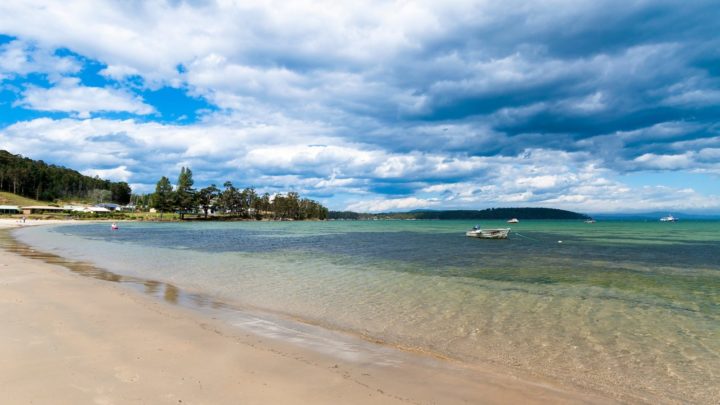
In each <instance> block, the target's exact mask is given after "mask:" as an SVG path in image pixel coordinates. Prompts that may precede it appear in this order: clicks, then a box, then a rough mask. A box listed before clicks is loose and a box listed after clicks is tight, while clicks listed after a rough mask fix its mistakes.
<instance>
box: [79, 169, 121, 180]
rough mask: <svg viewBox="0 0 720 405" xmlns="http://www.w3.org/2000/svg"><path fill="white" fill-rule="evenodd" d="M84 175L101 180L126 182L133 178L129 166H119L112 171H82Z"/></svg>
mask: <svg viewBox="0 0 720 405" xmlns="http://www.w3.org/2000/svg"><path fill="white" fill-rule="evenodd" d="M82 174H84V175H86V176H92V177H94V176H98V177H100V178H101V179H108V180H113V181H125V182H127V181H128V180H129V179H130V177H131V176H132V172H130V171H129V170H128V169H127V166H118V167H115V168H112V169H86V170H83V171H82Z"/></svg>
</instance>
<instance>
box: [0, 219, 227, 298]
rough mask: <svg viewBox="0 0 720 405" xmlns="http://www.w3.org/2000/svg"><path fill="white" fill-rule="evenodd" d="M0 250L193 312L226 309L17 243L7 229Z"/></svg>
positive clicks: (151, 282)
mask: <svg viewBox="0 0 720 405" xmlns="http://www.w3.org/2000/svg"><path fill="white" fill-rule="evenodd" d="M0 249H4V250H6V251H8V252H12V253H17V254H19V255H21V256H24V257H29V258H31V259H36V260H42V261H44V262H45V263H50V264H55V265H59V266H63V267H65V268H67V269H69V270H70V271H72V272H73V273H75V274H79V275H81V276H85V277H92V278H95V279H98V280H103V281H111V282H114V283H121V284H124V285H127V286H129V287H131V288H133V289H134V290H136V291H139V292H141V293H144V294H147V295H150V296H152V297H155V298H159V299H162V300H164V301H165V302H168V303H170V304H174V305H181V306H183V307H189V308H192V309H199V310H202V309H214V310H216V309H228V305H227V304H226V303H224V302H221V301H218V300H214V299H211V298H210V297H209V296H206V295H203V294H197V293H188V292H185V291H183V290H181V289H180V288H178V287H176V286H174V285H173V284H170V283H165V282H162V281H157V280H149V279H144V278H140V277H132V276H123V275H119V274H116V273H113V272H111V271H108V270H105V269H101V268H99V267H96V266H94V265H92V264H89V263H84V262H80V261H76V260H69V259H66V258H64V257H61V256H58V255H55V254H52V253H48V252H42V251H39V250H36V249H33V248H32V247H30V246H28V245H26V244H24V243H22V242H20V241H18V240H17V239H15V238H13V237H12V235H10V229H0Z"/></svg>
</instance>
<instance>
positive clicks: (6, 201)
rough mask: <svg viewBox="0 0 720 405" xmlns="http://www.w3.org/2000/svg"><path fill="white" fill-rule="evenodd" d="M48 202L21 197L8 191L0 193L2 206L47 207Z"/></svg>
mask: <svg viewBox="0 0 720 405" xmlns="http://www.w3.org/2000/svg"><path fill="white" fill-rule="evenodd" d="M47 204H48V203H47V202H46V201H38V200H33V199H31V198H25V197H21V196H19V195H17V194H13V193H8V192H6V191H0V205H18V206H21V207H22V206H28V205H47Z"/></svg>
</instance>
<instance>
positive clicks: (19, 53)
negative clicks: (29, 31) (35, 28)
mask: <svg viewBox="0 0 720 405" xmlns="http://www.w3.org/2000/svg"><path fill="white" fill-rule="evenodd" d="M80 68H81V64H80V63H79V62H78V61H77V60H76V59H75V58H73V57H67V56H64V57H60V56H56V55H54V53H53V52H52V51H51V50H49V49H44V48H38V47H37V46H34V45H32V44H30V43H27V42H25V41H22V40H14V41H10V42H8V43H6V44H3V45H0V81H1V80H2V78H5V79H9V78H12V77H16V76H25V75H28V74H30V73H43V74H47V75H49V76H50V79H51V80H57V79H59V78H60V76H61V75H64V74H70V73H77V72H78V71H79V70H80Z"/></svg>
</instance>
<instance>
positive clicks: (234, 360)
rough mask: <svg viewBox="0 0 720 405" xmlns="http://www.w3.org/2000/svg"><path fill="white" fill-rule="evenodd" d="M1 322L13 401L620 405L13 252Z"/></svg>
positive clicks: (4, 277)
mask: <svg viewBox="0 0 720 405" xmlns="http://www.w3.org/2000/svg"><path fill="white" fill-rule="evenodd" d="M36 223H39V222H36V221H33V224H36ZM27 225H28V223H26V225H25V226H27ZM15 226H18V224H17V223H15V222H14V221H12V220H0V227H15ZM0 319H2V322H3V327H2V328H0V358H2V359H3V361H2V362H0V398H3V403H7V404H16V403H17V404H26V403H97V404H113V403H167V404H170V403H173V404H178V403H191V404H202V403H206V404H223V403H263V404H264V403H280V404H293V403H313V404H317V403H321V404H322V403H332V404H337V403H344V404H352V403H362V404H367V403H381V404H384V403H419V404H432V403H439V404H453V403H487V404H495V403H503V404H507V403H612V402H613V400H612V399H610V398H606V397H601V396H598V395H596V394H594V393H590V392H584V391H581V390H580V389H577V388H574V387H572V386H570V385H565V384H562V383H560V382H557V381H548V380H543V379H541V378H540V377H536V376H522V375H520V374H519V372H518V371H516V370H505V369H501V368H499V367H494V366H487V367H483V368H477V367H473V368H468V367H467V366H464V365H461V364H457V363H454V362H449V361H444V360H441V359H434V358H429V357H426V356H423V355H419V354H414V353H407V352H402V351H399V350H395V349H391V348H382V350H383V351H381V353H383V356H385V360H387V361H378V359H377V356H371V355H367V356H363V355H362V353H360V354H359V355H357V356H354V357H352V358H347V357H342V356H337V355H336V354H334V353H333V352H331V351H323V350H322V349H319V350H313V349H312V348H308V347H307V346H303V345H298V344H293V343H292V342H289V341H288V340H287V339H283V338H282V337H281V338H273V337H271V336H269V335H268V334H267V333H253V332H252V325H249V326H248V327H245V328H239V327H235V326H233V325H232V324H229V323H228V322H226V321H222V320H220V319H213V317H212V316H208V314H207V313H202V311H200V312H199V311H196V310H193V309H190V308H185V307H182V306H178V305H172V304H171V303H169V302H167V301H164V300H161V299H157V298H153V297H152V296H149V295H145V294H142V293H140V292H137V291H134V290H132V289H129V288H127V287H126V286H123V285H122V284H120V283H109V282H107V281H103V280H100V279H96V278H90V277H83V276H81V275H79V274H78V273H73V272H71V271H69V270H68V269H67V268H65V267H63V266H59V265H56V264H51V263H46V262H45V261H42V260H37V259H32V258H28V257H23V256H21V255H19V254H15V253H12V252H9V251H7V250H5V251H2V252H1V253H0ZM345 338H347V339H350V338H349V337H345ZM377 346H381V345H377Z"/></svg>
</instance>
